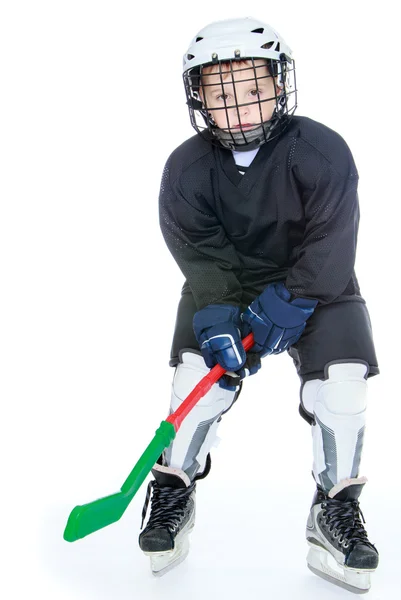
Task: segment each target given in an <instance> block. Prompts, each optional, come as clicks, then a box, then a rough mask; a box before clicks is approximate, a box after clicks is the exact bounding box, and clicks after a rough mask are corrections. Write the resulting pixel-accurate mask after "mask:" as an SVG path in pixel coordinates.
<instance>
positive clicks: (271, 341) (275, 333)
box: [242, 282, 317, 356]
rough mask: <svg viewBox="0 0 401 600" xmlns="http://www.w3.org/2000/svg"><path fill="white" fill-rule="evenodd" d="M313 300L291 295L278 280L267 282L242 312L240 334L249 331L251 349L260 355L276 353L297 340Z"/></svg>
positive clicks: (313, 308) (311, 307) (314, 302)
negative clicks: (251, 340)
mask: <svg viewBox="0 0 401 600" xmlns="http://www.w3.org/2000/svg"><path fill="white" fill-rule="evenodd" d="M316 305H317V300H310V299H309V298H295V299H294V300H291V294H290V292H289V291H288V290H287V288H286V287H285V285H284V284H283V283H282V282H279V283H271V284H269V285H268V286H267V288H266V289H265V290H264V291H263V292H262V293H261V294H260V296H258V297H257V298H255V300H254V301H253V302H252V303H251V304H250V306H248V308H247V309H246V311H245V312H244V313H243V314H242V321H243V323H244V328H243V332H244V335H248V333H251V332H252V333H253V336H254V339H255V345H254V346H253V348H252V350H253V351H254V352H255V351H256V352H260V354H261V356H266V355H268V354H279V353H280V352H283V351H284V350H287V349H288V348H289V347H290V346H291V345H292V344H295V342H297V341H298V340H299V338H300V337H301V335H302V332H303V331H304V329H305V327H306V321H307V319H309V317H310V316H311V315H312V314H313V311H314V310H315V307H316Z"/></svg>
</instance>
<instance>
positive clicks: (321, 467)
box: [302, 362, 369, 491]
mask: <svg viewBox="0 0 401 600" xmlns="http://www.w3.org/2000/svg"><path fill="white" fill-rule="evenodd" d="M368 369H369V367H368V365H367V364H365V363H361V362H344V363H331V364H329V365H327V366H326V372H327V376H326V377H327V378H326V379H324V380H322V379H313V380H311V381H307V382H306V383H305V384H304V386H303V388H302V404H303V406H304V408H305V410H306V411H307V412H308V413H310V414H311V415H313V416H314V423H313V425H312V439H313V476H314V478H315V480H316V482H317V483H319V484H320V485H321V486H322V487H323V488H324V489H325V490H327V491H329V490H330V489H331V488H332V487H333V486H334V485H336V484H337V483H339V482H340V481H341V480H343V479H346V478H355V477H358V471H359V465H360V461H361V453H362V446H363V437H364V432H365V413H366V402H367V381H366V378H367V374H368Z"/></svg>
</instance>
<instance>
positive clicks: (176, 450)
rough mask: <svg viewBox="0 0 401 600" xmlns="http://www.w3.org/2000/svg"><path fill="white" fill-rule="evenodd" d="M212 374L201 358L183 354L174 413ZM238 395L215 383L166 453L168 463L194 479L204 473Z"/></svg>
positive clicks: (174, 393) (172, 407) (173, 392)
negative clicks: (225, 415)
mask: <svg viewBox="0 0 401 600" xmlns="http://www.w3.org/2000/svg"><path fill="white" fill-rule="evenodd" d="M209 371H210V369H209V368H208V367H207V366H206V364H205V361H204V360H203V357H202V356H201V355H199V354H196V353H194V352H190V351H185V352H182V353H181V356H180V363H179V364H178V365H177V367H176V371H175V374H174V379H173V384H172V390H171V404H170V414H171V413H173V412H175V411H176V410H177V408H178V407H179V406H180V405H181V403H182V402H183V400H185V398H186V397H187V396H188V394H189V393H190V392H191V391H192V390H193V388H194V387H195V386H196V384H197V383H199V381H200V380H201V379H202V378H203V377H204V376H205V375H207V374H208V373H209ZM237 395H238V392H235V391H230V390H225V389H223V388H221V387H220V386H219V385H218V384H217V383H216V384H214V385H213V386H212V387H211V389H210V390H209V391H208V392H207V394H205V395H204V396H203V397H202V398H200V399H199V401H198V403H197V404H196V405H195V406H194V407H193V409H192V410H191V412H190V413H189V414H188V415H187V416H186V417H185V419H184V420H183V422H182V424H181V427H180V429H179V430H178V432H177V434H176V437H175V438H174V440H173V441H172V443H171V444H170V446H169V447H168V448H167V450H166V451H165V453H164V458H165V462H166V464H167V465H168V466H172V467H174V468H179V469H182V470H183V471H185V472H186V473H187V474H188V476H189V477H190V478H191V479H193V478H194V476H195V474H196V473H197V472H198V471H199V472H201V471H202V470H204V469H205V467H206V462H207V455H208V453H209V451H210V449H211V447H212V446H217V445H218V443H219V441H220V440H219V438H218V437H217V435H216V430H217V427H218V425H219V422H220V421H221V415H222V414H223V413H225V412H227V410H229V408H230V407H231V405H232V404H233V403H234V401H235V400H236V397H237Z"/></svg>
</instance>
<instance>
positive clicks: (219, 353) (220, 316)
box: [193, 304, 246, 371]
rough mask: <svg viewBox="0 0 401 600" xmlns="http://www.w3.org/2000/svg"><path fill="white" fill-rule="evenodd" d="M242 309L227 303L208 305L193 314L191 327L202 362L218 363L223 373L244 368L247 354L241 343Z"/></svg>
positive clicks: (210, 366) (211, 364) (208, 364)
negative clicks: (223, 370)
mask: <svg viewBox="0 0 401 600" xmlns="http://www.w3.org/2000/svg"><path fill="white" fill-rule="evenodd" d="M241 326H242V322H241V310H240V308H239V306H232V305H230V304H210V305H209V306H206V307H205V308H202V309H201V310H199V311H198V312H197V313H195V316H194V320H193V327H194V333H195V337H196V339H197V340H198V344H199V347H200V349H201V352H202V355H203V358H204V359H205V363H206V364H207V366H208V367H209V368H210V369H211V368H212V367H214V365H215V364H217V363H219V364H220V365H221V366H222V367H223V368H224V369H225V370H226V371H238V370H239V369H241V367H243V366H244V364H245V361H246V352H245V350H244V346H243V345H242V342H241Z"/></svg>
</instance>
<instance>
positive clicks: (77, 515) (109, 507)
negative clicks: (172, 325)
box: [64, 333, 253, 542]
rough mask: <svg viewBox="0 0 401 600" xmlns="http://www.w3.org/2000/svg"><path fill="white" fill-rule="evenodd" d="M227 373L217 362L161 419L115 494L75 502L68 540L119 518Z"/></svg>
mask: <svg viewBox="0 0 401 600" xmlns="http://www.w3.org/2000/svg"><path fill="white" fill-rule="evenodd" d="M242 343H243V346H244V348H245V351H248V350H250V349H251V348H252V346H253V335H252V334H251V333H250V334H249V335H248V336H246V338H244V340H243V342H242ZM224 373H225V370H224V369H223V367H221V366H220V365H215V366H214V367H213V369H211V370H210V371H209V373H208V374H207V375H206V376H205V377H204V378H203V379H201V381H200V382H199V383H198V384H197V385H196V386H195V387H194V389H193V390H192V392H191V393H190V394H189V395H188V397H187V398H186V399H185V400H184V401H183V402H182V404H181V405H180V406H179V408H178V409H177V410H176V411H175V412H174V413H172V414H171V415H170V416H169V417H167V419H166V420H165V421H162V422H161V424H160V427H159V429H157V431H156V435H155V436H154V438H153V440H152V441H151V442H150V444H149V446H148V447H147V448H146V450H145V452H144V453H143V454H142V456H141V457H140V459H139V460H138V462H137V463H136V465H135V467H134V468H133V469H132V471H131V473H130V474H129V475H128V477H127V479H126V480H125V482H124V483H123V485H122V487H121V490H120V491H119V492H117V493H116V494H111V495H110V496H105V497H104V498H99V499H98V500H94V501H93V502H89V503H88V504H82V506H76V507H75V508H74V509H73V510H72V511H71V513H70V516H69V518H68V521H67V525H66V528H65V531H64V539H65V540H66V541H67V542H75V541H76V540H79V539H81V538H83V537H85V536H86V535H89V534H90V533H93V532H94V531H98V530H99V529H102V528H103V527H107V525H111V524H112V523H115V522H116V521H118V520H119V519H120V518H121V517H122V516H123V514H124V512H125V509H126V508H127V506H128V504H129V503H130V502H131V500H132V498H133V497H134V496H135V494H136V492H137V491H138V489H139V488H140V486H141V485H142V483H143V482H144V481H145V479H146V477H147V476H148V474H149V473H150V471H151V469H152V467H153V465H154V464H155V462H156V461H157V459H158V458H159V456H160V455H161V453H162V452H163V450H165V449H166V448H168V446H169V445H170V444H171V442H172V440H173V439H174V438H175V434H176V432H177V431H178V430H179V428H180V426H181V423H182V421H183V420H184V419H185V417H186V416H187V414H188V413H189V412H190V411H191V410H192V408H193V407H194V406H195V404H196V403H197V402H198V400H200V398H202V397H203V396H204V395H205V394H206V393H207V392H208V391H209V390H210V388H211V387H212V385H213V384H214V383H216V381H218V380H219V379H220V377H221V376H222V375H223V374H224Z"/></svg>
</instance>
